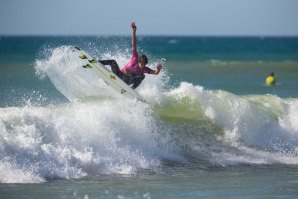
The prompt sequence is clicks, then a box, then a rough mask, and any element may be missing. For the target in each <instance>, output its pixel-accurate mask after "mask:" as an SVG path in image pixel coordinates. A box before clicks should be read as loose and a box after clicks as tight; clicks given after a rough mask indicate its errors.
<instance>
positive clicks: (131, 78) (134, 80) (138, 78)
mask: <svg viewBox="0 0 298 199" xmlns="http://www.w3.org/2000/svg"><path fill="white" fill-rule="evenodd" d="M98 62H100V63H101V64H103V65H109V66H111V69H112V71H113V73H115V74H116V75H117V76H118V77H119V78H121V79H122V80H123V81H124V82H125V83H127V84H128V85H131V84H132V87H131V88H132V89H136V88H137V87H138V86H139V85H140V84H141V83H142V81H143V80H144V78H145V75H144V74H141V75H124V74H123V73H122V72H121V70H120V68H119V66H118V64H117V62H116V61H115V60H113V59H112V60H98Z"/></svg>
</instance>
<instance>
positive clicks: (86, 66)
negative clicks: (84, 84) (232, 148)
mask: <svg viewBox="0 0 298 199" xmlns="http://www.w3.org/2000/svg"><path fill="white" fill-rule="evenodd" d="M83 68H92V66H90V65H89V64H86V65H84V66H83Z"/></svg>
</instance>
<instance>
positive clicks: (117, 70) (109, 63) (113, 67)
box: [98, 59, 123, 79]
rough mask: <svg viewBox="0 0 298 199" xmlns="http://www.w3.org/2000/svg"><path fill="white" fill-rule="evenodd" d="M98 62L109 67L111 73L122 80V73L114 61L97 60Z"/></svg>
mask: <svg viewBox="0 0 298 199" xmlns="http://www.w3.org/2000/svg"><path fill="white" fill-rule="evenodd" d="M98 62H100V63H101V64H103V65H110V66H111V69H112V71H113V73H115V74H116V75H117V76H118V77H120V78H121V79H123V73H122V72H121V70H120V68H119V66H118V64H117V62H116V61H115V60H113V59H112V60H99V61H98Z"/></svg>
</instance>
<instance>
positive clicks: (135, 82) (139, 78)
mask: <svg viewBox="0 0 298 199" xmlns="http://www.w3.org/2000/svg"><path fill="white" fill-rule="evenodd" d="M144 79H145V75H144V74H142V75H140V76H136V77H134V78H133V80H132V82H133V85H132V87H131V88H132V89H136V88H137V87H138V86H139V85H140V84H141V83H142V81H143V80H144Z"/></svg>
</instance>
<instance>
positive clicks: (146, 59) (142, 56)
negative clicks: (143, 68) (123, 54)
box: [139, 54, 148, 64]
mask: <svg viewBox="0 0 298 199" xmlns="http://www.w3.org/2000/svg"><path fill="white" fill-rule="evenodd" d="M141 58H143V60H144V63H145V64H148V57H147V56H146V55H144V54H143V55H141V56H140V57H139V61H140V59H141Z"/></svg>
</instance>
